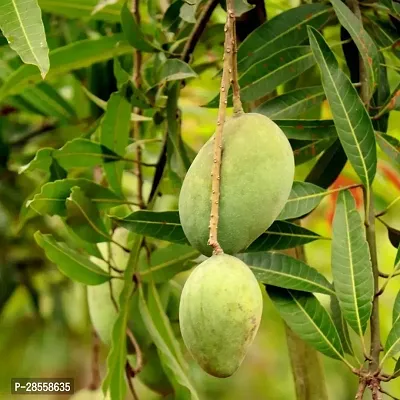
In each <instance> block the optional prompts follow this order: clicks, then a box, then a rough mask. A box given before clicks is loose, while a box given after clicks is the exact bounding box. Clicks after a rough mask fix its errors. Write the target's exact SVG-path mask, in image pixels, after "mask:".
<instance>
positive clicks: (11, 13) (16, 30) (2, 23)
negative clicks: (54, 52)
mask: <svg viewBox="0 0 400 400" xmlns="http://www.w3.org/2000/svg"><path fill="white" fill-rule="evenodd" d="M0 10H1V11H0V29H1V30H2V32H3V35H4V36H5V37H6V38H7V41H8V43H9V44H10V47H11V48H12V49H13V50H15V51H16V52H17V53H18V55H19V56H20V57H21V59H22V61H23V62H24V63H25V64H33V65H35V66H37V67H38V68H39V70H40V74H41V75H42V78H43V79H44V77H45V76H46V74H47V72H48V71H49V68H50V61H49V48H48V47H47V40H46V34H45V32H44V26H43V22H42V15H41V11H40V8H39V6H38V3H37V0H3V1H2V4H1V6H0Z"/></svg>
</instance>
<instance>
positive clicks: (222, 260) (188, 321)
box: [179, 254, 263, 378]
mask: <svg viewBox="0 0 400 400" xmlns="http://www.w3.org/2000/svg"><path fill="white" fill-rule="evenodd" d="M262 308H263V299H262V293H261V289H260V285H259V283H258V282H257V280H256V278H255V277H254V275H253V273H252V272H251V270H250V268H249V267H248V266H247V265H246V264H245V263H243V262H242V261H241V260H239V259H238V258H236V257H233V256H230V255H227V254H220V255H214V256H212V257H210V258H209V259H207V260H206V261H204V262H203V263H201V264H200V265H198V266H197V267H196V268H195V269H194V271H193V272H192V273H191V275H190V276H189V278H188V280H187V281H186V283H185V286H184V288H183V291H182V296H181V301H180V307H179V320H180V327H181V333H182V338H183V341H184V343H185V345H186V347H187V348H188V350H189V352H190V353H191V355H192V356H193V358H194V359H195V360H196V361H197V363H198V364H199V365H200V367H201V368H203V370H204V371H206V372H207V373H208V374H210V375H213V376H216V377H219V378H226V377H229V376H231V375H232V374H233V373H234V372H235V371H236V370H237V369H238V368H239V366H240V365H241V363H242V361H243V359H244V357H245V355H246V353H247V350H248V348H249V346H250V345H251V343H252V342H253V339H254V337H255V335H256V333H257V331H258V327H259V325H260V321H261V315H262Z"/></svg>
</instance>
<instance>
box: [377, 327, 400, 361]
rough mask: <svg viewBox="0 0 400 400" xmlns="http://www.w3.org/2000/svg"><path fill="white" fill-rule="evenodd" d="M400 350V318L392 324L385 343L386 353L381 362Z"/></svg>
mask: <svg viewBox="0 0 400 400" xmlns="http://www.w3.org/2000/svg"><path fill="white" fill-rule="evenodd" d="M398 352H400V319H398V320H397V321H396V323H395V324H394V325H393V326H392V329H391V330H390V332H389V334H388V337H387V339H386V343H385V355H384V356H383V358H382V361H381V364H380V365H383V363H384V362H385V361H386V360H387V359H388V358H389V357H393V356H395V355H396V354H397V353H398Z"/></svg>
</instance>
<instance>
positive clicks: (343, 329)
mask: <svg viewBox="0 0 400 400" xmlns="http://www.w3.org/2000/svg"><path fill="white" fill-rule="evenodd" d="M331 312H332V320H333V323H334V325H335V327H336V330H337V331H338V334H339V337H340V341H341V343H342V346H343V350H344V352H345V353H347V354H351V355H352V354H354V352H353V348H352V345H351V340H350V336H349V328H348V326H347V323H346V320H345V319H344V318H343V313H342V310H341V309H340V305H339V301H338V299H337V297H336V296H335V295H331Z"/></svg>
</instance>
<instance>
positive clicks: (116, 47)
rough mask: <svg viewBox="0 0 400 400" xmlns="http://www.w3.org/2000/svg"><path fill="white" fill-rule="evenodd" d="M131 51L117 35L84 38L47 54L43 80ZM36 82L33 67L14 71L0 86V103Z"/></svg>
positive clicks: (26, 66) (38, 78)
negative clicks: (46, 67) (47, 67)
mask: <svg viewBox="0 0 400 400" xmlns="http://www.w3.org/2000/svg"><path fill="white" fill-rule="evenodd" d="M131 51H132V47H131V46H130V45H129V44H128V43H127V42H125V41H124V40H123V36H122V35H120V34H119V35H113V36H105V37H101V38H99V39H85V40H81V41H79V42H75V43H72V44H69V45H67V46H64V47H59V48H57V49H55V50H52V51H51V52H50V55H49V57H50V64H51V69H50V70H49V72H48V74H47V76H46V79H48V80H50V79H54V78H57V77H59V76H60V75H65V74H67V73H68V72H71V71H74V70H76V69H79V68H84V67H88V66H90V65H92V64H95V63H98V62H101V61H105V60H108V59H110V58H113V57H115V56H118V55H122V54H127V53H130V52H131ZM40 81H41V76H40V74H39V73H38V72H37V70H36V68H35V67H34V66H33V65H23V66H21V67H20V68H18V69H17V70H16V71H14V72H13V73H12V74H11V75H10V76H9V77H8V79H7V80H6V81H5V82H4V84H3V85H2V86H1V87H0V101H1V100H3V99H4V98H5V97H7V96H10V95H12V94H19V93H22V92H23V91H24V90H25V88H27V87H28V86H31V85H34V84H36V83H38V82H40Z"/></svg>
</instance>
